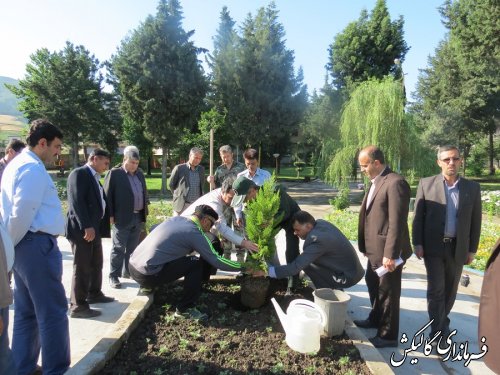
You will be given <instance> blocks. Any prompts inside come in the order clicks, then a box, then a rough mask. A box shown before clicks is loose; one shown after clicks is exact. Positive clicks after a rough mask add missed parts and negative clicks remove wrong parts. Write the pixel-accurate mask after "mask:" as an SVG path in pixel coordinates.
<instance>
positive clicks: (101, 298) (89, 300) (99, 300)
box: [87, 294, 115, 303]
mask: <svg viewBox="0 0 500 375" xmlns="http://www.w3.org/2000/svg"><path fill="white" fill-rule="evenodd" d="M114 300H115V299H114V297H108V296H105V295H104V294H101V295H99V296H94V297H89V298H87V303H109V302H113V301H114Z"/></svg>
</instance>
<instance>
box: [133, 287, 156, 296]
mask: <svg viewBox="0 0 500 375" xmlns="http://www.w3.org/2000/svg"><path fill="white" fill-rule="evenodd" d="M154 291H155V290H154V288H147V287H144V286H142V287H140V288H139V292H138V293H137V295H138V296H149V295H150V294H153V293H154Z"/></svg>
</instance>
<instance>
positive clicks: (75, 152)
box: [71, 138, 79, 168]
mask: <svg viewBox="0 0 500 375" xmlns="http://www.w3.org/2000/svg"><path fill="white" fill-rule="evenodd" d="M71 155H72V157H73V168H76V167H78V162H79V160H78V138H77V139H75V140H74V141H73V147H72V148H71Z"/></svg>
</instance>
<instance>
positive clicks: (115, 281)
mask: <svg viewBox="0 0 500 375" xmlns="http://www.w3.org/2000/svg"><path fill="white" fill-rule="evenodd" d="M109 285H111V288H115V289H120V288H121V287H122V284H121V283H120V280H118V277H116V276H110V277H109Z"/></svg>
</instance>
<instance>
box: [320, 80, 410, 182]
mask: <svg viewBox="0 0 500 375" xmlns="http://www.w3.org/2000/svg"><path fill="white" fill-rule="evenodd" d="M403 119H404V87H403V85H402V83H401V81H400V80H395V79H394V78H392V77H386V78H384V79H383V80H381V81H379V80H369V81H365V82H363V83H361V84H359V86H358V87H357V88H356V89H355V90H354V91H353V92H352V94H351V97H350V99H349V101H348V102H347V103H346V105H345V107H344V110H343V112H342V118H341V124H340V136H341V142H342V148H341V149H340V150H339V151H338V152H337V154H336V155H335V157H334V158H333V160H332V162H331V163H330V166H329V167H328V170H327V180H328V181H330V182H332V183H334V184H336V185H342V184H343V183H345V182H346V179H347V178H348V177H350V176H352V175H353V174H354V173H353V172H355V170H356V164H355V163H356V155H357V152H358V151H359V149H361V148H363V147H364V146H367V145H371V144H373V145H377V146H379V147H380V148H382V150H383V151H384V154H385V157H386V161H387V162H388V164H389V165H390V166H391V167H392V168H393V169H399V162H400V158H401V155H402V154H403V150H404V149H405V148H406V147H407V146H408V143H407V139H408V138H407V135H408V134H407V131H408V129H405V126H404V121H403Z"/></svg>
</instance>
